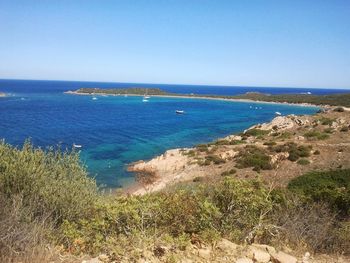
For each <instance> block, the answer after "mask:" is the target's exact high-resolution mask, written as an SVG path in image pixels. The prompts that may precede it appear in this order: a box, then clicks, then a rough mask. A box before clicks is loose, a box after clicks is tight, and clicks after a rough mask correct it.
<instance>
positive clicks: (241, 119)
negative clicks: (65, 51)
mask: <svg viewBox="0 0 350 263" xmlns="http://www.w3.org/2000/svg"><path fill="white" fill-rule="evenodd" d="M131 86H132V87H135V86H142V87H144V86H147V87H160V88H162V89H164V90H167V91H171V92H178V93H195V94H227V95H233V94H241V93H245V92H247V91H260V92H267V93H301V92H308V91H311V92H312V93H313V94H328V93H341V92H346V90H321V89H292V88H288V89H273V88H246V87H244V88H242V87H212V86H185V85H183V86H181V85H156V84H132V83H131V84H130V83H128V84H121V83H92V82H67V81H25V80H0V91H3V92H6V93H8V94H9V95H10V96H8V97H5V98H0V138H5V140H6V141H7V142H9V143H11V144H13V145H19V146H20V145H22V143H23V141H24V140H25V139H26V138H31V139H32V142H33V143H34V144H35V145H36V146H41V147H46V146H55V145H58V144H60V145H61V146H63V147H68V148H71V147H72V145H73V143H76V144H81V145H82V146H83V147H82V148H81V159H82V161H83V162H84V163H85V164H86V165H87V168H88V171H89V173H90V174H91V176H94V177H95V178H96V179H97V181H98V183H100V184H104V185H106V186H108V187H118V186H125V185H127V184H130V183H131V182H133V180H134V178H133V175H132V174H130V173H128V172H126V170H125V167H126V165H127V164H128V163H130V162H133V161H137V160H140V159H150V158H152V157H153V156H155V155H158V154H161V153H162V152H164V151H165V150H167V149H170V148H176V147H187V146H193V145H195V144H198V143H204V142H209V141H212V140H215V139H217V138H219V137H223V136H226V135H228V134H231V133H234V132H239V131H242V130H244V129H246V128H247V127H249V126H251V125H253V124H256V123H258V122H266V121H269V120H271V119H272V118H273V117H274V113H275V112H276V111H279V112H281V113H282V114H292V113H294V114H312V113H314V112H315V111H317V108H313V107H299V106H290V105H279V104H259V103H243V102H226V101H215V100H203V99H180V98H156V97H152V98H151V99H150V101H149V102H148V103H144V102H142V98H141V97H133V96H129V97H122V96H120V97H112V96H111V97H103V96H99V97H98V99H97V100H92V98H91V97H90V96H76V95H67V94H63V91H67V90H73V89H77V88H80V87H102V88H106V87H131ZM176 109H182V110H185V111H186V114H184V115H176V114H175V110H176Z"/></svg>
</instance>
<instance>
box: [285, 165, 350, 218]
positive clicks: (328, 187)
mask: <svg viewBox="0 0 350 263" xmlns="http://www.w3.org/2000/svg"><path fill="white" fill-rule="evenodd" d="M288 189H290V190H291V191H293V192H295V193H298V194H302V195H304V196H306V197H308V198H311V199H312V200H314V201H316V202H319V201H322V202H326V203H328V204H330V205H331V207H333V208H334V209H337V210H338V211H339V212H341V213H342V214H344V215H349V214H350V169H347V170H334V171H327V172H311V173H307V174H305V175H303V176H299V177H297V178H295V179H292V180H291V181H290V183H289V184H288Z"/></svg>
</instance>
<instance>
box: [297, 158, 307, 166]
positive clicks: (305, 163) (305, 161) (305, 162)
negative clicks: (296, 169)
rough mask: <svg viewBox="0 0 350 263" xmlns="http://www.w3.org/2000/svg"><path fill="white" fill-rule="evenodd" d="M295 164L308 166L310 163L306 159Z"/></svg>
mask: <svg viewBox="0 0 350 263" xmlns="http://www.w3.org/2000/svg"><path fill="white" fill-rule="evenodd" d="M297 164H300V165H308V164H310V161H309V160H308V159H299V160H298V161H297Z"/></svg>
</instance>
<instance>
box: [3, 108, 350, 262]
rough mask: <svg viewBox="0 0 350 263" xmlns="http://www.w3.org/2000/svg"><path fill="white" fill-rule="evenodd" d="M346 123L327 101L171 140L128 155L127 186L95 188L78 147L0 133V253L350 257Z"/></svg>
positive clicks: (190, 258)
mask: <svg viewBox="0 0 350 263" xmlns="http://www.w3.org/2000/svg"><path fill="white" fill-rule="evenodd" d="M349 125H350V114H349V112H347V111H342V110H340V109H338V108H336V110H332V111H330V110H329V111H327V112H324V113H320V114H318V115H315V116H286V117H277V118H276V119H274V121H273V122H271V123H267V124H261V125H257V126H255V127H252V128H251V129H249V130H247V131H245V132H244V133H242V134H239V135H232V136H229V137H227V138H225V139H222V140H219V141H216V142H213V143H209V144H207V145H198V146H197V147H195V148H193V149H178V150H174V151H169V152H168V153H167V154H165V155H163V156H160V157H158V158H155V159H154V160H151V161H148V162H139V163H137V164H134V165H133V166H132V169H134V171H137V172H138V179H139V187H138V188H136V189H133V190H134V192H133V193H134V194H137V195H129V194H128V195H125V193H122V192H118V193H114V194H106V193H103V192H101V191H100V190H99V189H98V187H97V186H96V183H95V181H94V180H93V179H91V178H89V177H88V174H87V172H86V170H85V168H84V167H83V166H82V164H81V163H80V160H79V155H78V153H77V152H74V151H73V152H70V151H62V150H54V149H48V150H42V149H36V148H34V147H33V146H32V145H31V144H30V142H26V143H25V145H24V146H23V148H21V149H18V148H14V147H12V146H10V145H8V144H6V143H4V142H2V143H0V160H1V162H0V200H1V203H2V204H4V205H3V206H1V207H0V255H1V256H0V261H1V262H83V260H85V262H91V263H92V262H236V263H243V262H247V263H251V262H260V263H263V262H265V263H267V262H270V261H271V262H280V263H287V262H288V263H289V262H295V263H296V262H297V260H299V262H304V263H307V262H309V263H312V262H322V263H326V262H348V261H349V259H350V258H349V257H348V256H349V253H350V239H349V237H350V211H349V207H350V164H349V161H348V160H349V159H350V147H349V142H350V139H349V138H350V132H349ZM177 158H180V161H178V160H177ZM164 162H166V163H167V164H168V166H167V165H164ZM164 178H170V179H171V180H170V181H167V180H166V181H164V180H163V179H164ZM310 186H314V187H310ZM146 192H148V194H146ZM324 254H327V255H324Z"/></svg>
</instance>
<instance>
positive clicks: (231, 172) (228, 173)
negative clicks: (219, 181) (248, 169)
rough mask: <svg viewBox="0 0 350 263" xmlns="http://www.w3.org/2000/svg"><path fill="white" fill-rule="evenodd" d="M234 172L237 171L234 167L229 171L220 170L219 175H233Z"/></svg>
mask: <svg viewBox="0 0 350 263" xmlns="http://www.w3.org/2000/svg"><path fill="white" fill-rule="evenodd" d="M236 172H237V170H236V169H231V170H229V171H225V172H222V173H221V176H231V175H234V174H235V173H236Z"/></svg>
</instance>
